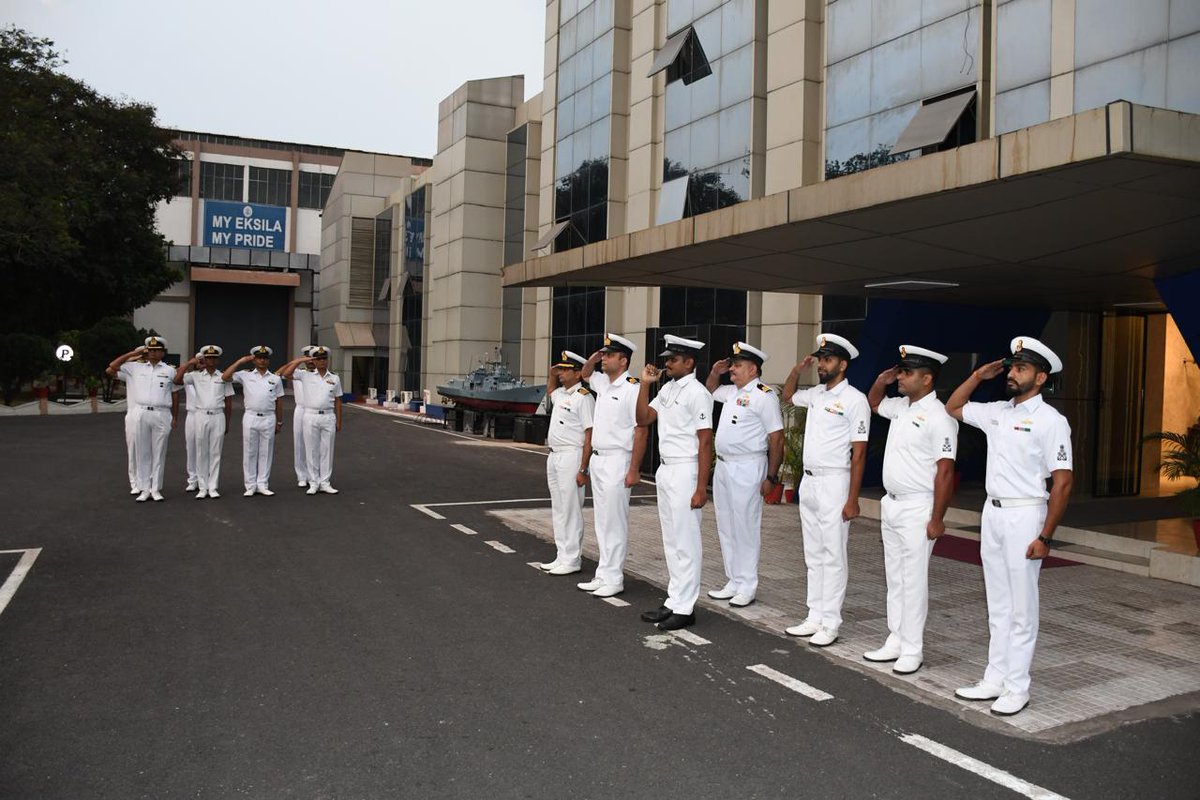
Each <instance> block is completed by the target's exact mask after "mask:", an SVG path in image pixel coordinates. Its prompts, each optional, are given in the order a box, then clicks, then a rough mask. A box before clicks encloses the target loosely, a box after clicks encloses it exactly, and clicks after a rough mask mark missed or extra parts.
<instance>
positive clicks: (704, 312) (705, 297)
mask: <svg viewBox="0 0 1200 800" xmlns="http://www.w3.org/2000/svg"><path fill="white" fill-rule="evenodd" d="M686 292H687V300H686V301H685V303H684V305H685V311H684V314H685V319H684V323H683V324H685V325H695V324H696V323H697V322H700V321H701V320H709V319H712V316H713V290H712V289H697V288H694V287H688V289H687V290H686Z"/></svg>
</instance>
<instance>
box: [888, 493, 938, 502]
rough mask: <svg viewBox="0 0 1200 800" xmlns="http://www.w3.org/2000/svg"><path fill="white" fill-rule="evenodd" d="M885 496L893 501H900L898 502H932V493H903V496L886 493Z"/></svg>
mask: <svg viewBox="0 0 1200 800" xmlns="http://www.w3.org/2000/svg"><path fill="white" fill-rule="evenodd" d="M887 496H888V497H890V498H892V499H893V500H900V501H903V500H932V499H933V492H905V493H904V494H896V493H895V492H888V493H887Z"/></svg>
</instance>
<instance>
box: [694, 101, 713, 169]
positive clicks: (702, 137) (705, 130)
mask: <svg viewBox="0 0 1200 800" xmlns="http://www.w3.org/2000/svg"><path fill="white" fill-rule="evenodd" d="M717 130H718V128H717V115H716V114H712V115H710V116H707V117H705V118H704V119H700V120H696V121H695V122H693V123H692V125H691V133H692V137H691V138H692V166H693V168H695V167H701V168H706V167H711V166H714V165H715V164H717Z"/></svg>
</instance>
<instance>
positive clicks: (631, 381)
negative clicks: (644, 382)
mask: <svg viewBox="0 0 1200 800" xmlns="http://www.w3.org/2000/svg"><path fill="white" fill-rule="evenodd" d="M625 380H627V381H629V382H630V383H641V380H639V379H638V378H635V377H633V376H632V375H630V376H629V377H628V378H626V379H625Z"/></svg>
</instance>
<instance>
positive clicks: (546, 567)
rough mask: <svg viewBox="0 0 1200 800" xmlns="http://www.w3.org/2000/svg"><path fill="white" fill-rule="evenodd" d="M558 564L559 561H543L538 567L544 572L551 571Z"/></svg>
mask: <svg viewBox="0 0 1200 800" xmlns="http://www.w3.org/2000/svg"><path fill="white" fill-rule="evenodd" d="M557 566H558V561H543V562H542V563H541V564H538V569H540V570H541V571H542V572H549V571H550V570H552V569H554V568H555V567H557Z"/></svg>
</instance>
